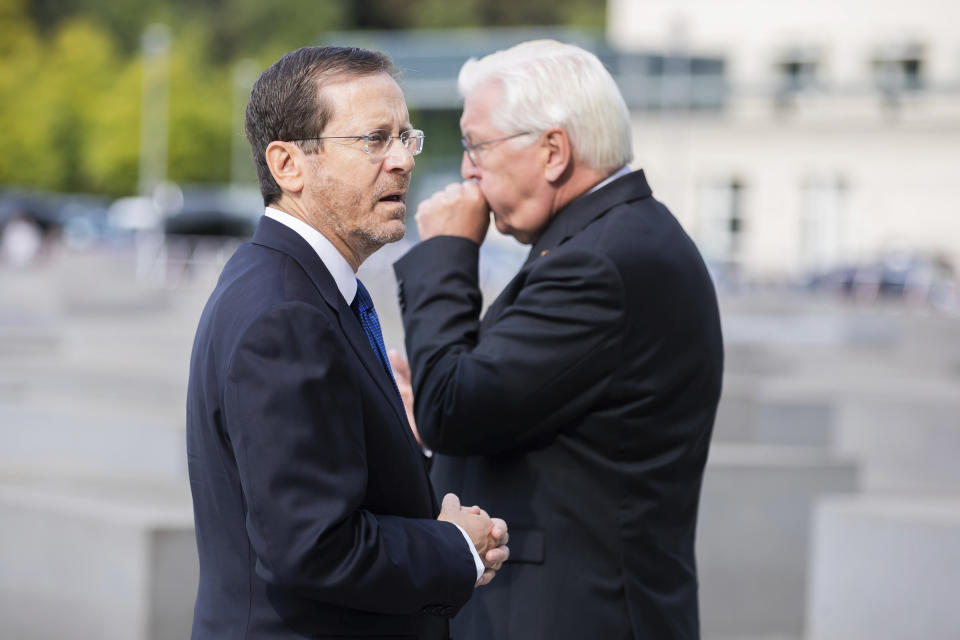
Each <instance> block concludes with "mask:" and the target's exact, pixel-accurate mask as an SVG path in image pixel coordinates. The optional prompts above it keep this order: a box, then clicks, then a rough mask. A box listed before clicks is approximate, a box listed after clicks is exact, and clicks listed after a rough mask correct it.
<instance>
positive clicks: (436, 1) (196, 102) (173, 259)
mask: <svg viewBox="0 0 960 640" xmlns="http://www.w3.org/2000/svg"><path fill="white" fill-rule="evenodd" d="M538 37H552V38H556V39H559V40H562V41H565V42H572V43H575V44H579V45H581V46H583V47H585V48H587V49H589V50H591V51H593V52H594V53H596V54H597V55H598V56H599V57H600V58H601V60H602V61H603V62H604V63H605V64H606V65H607V67H608V68H609V69H610V71H611V72H612V74H613V75H614V78H615V79H616V80H617V82H618V84H619V86H620V88H621V90H622V92H623V94H624V96H625V98H626V100H627V103H628V106H629V107H630V109H631V112H632V114H633V119H634V150H635V154H636V159H635V161H634V162H633V164H632V166H633V167H634V168H643V169H645V170H646V172H647V175H648V178H649V179H650V182H651V184H652V186H653V189H654V193H655V195H656V196H657V197H658V198H659V199H660V200H662V201H664V202H665V203H666V204H667V205H668V206H669V207H670V208H671V209H672V210H673V211H674V213H675V214H676V216H677V217H678V219H679V220H680V221H681V223H682V224H683V225H684V227H685V228H686V229H687V230H688V232H689V233H690V234H691V236H692V237H693V238H694V240H695V241H696V242H697V244H698V245H699V247H700V250H701V252H702V253H703V255H704V257H705V259H706V260H707V262H708V264H709V266H710V269H711V272H712V273H713V276H714V279H715V282H716V284H717V288H718V293H719V296H720V302H721V309H722V316H723V326H724V335H725V340H726V351H727V366H726V375H725V384H724V395H723V398H722V400H721V406H720V411H719V415H718V417H717V424H716V428H715V435H714V443H713V446H712V449H711V456H710V460H709V462H708V466H707V472H706V477H705V481H704V488H703V499H702V507H701V517H700V526H699V532H698V555H699V564H700V577H701V612H702V627H703V636H704V638H706V639H707V640H724V639H726V640H733V639H740V638H742V639H747V640H761V639H764V640H773V639H781V640H801V639H810V640H826V639H843V640H850V639H857V638H871V639H876V638H880V639H883V638H891V639H892V638H897V639H899V638H911V639H913V638H924V639H938V638H944V639H951V640H956V639H957V638H960V607H958V606H957V604H958V602H960V600H958V597H957V593H958V588H957V585H958V584H960V462H958V457H960V418H958V416H960V280H958V272H957V268H958V267H960V215H958V214H960V179H957V178H956V177H955V175H954V174H955V173H956V171H957V167H960V5H958V4H957V3H956V2H953V1H950V0H915V1H914V2H912V3H910V4H909V5H903V4H902V3H899V2H894V1H893V0H872V1H869V0H831V1H827V0H807V1H806V2H803V3H797V2H789V1H788V0H607V1H606V2H605V3H604V2H597V1H596V0H551V1H549V2H548V1H547V0H526V1H525V2H522V3H519V2H508V1H507V0H463V1H461V2H458V3H452V2H449V3H448V2H443V1H441V0H361V1H348V0H316V1H312V2H301V1H297V0H274V1H272V2H262V1H259V2H258V1H257V0H190V1H189V2H188V1H186V0H151V1H144V0H112V2H110V3H106V2H100V1H98V0H33V1H28V0H0V637H2V638H18V639H24V640H35V639H41V638H58V639H59V638H84V639H85V638H91V639H93V638H96V639H114V638H116V639H124V640H127V639H134V640H139V639H150V640H160V639H164V640H165V639H175V638H186V637H188V636H189V628H190V620H191V615H192V605H193V598H194V595H195V587H196V571H197V569H196V549H195V545H194V540H193V520H192V511H191V505H190V497H189V486H188V481H187V477H186V460H185V450H184V448H185V444H184V420H185V419H184V402H185V394H186V376H187V365H188V360H189V354H190V347H191V343H192V338H193V332H194V330H195V328H196V324H197V320H198V319H199V314H200V310H201V308H202V305H203V303H204V302H205V299H206V296H207V295H208V294H209V292H210V290H211V288H212V286H213V283H214V282H215V279H216V277H217V275H218V273H219V269H220V268H221V267H222V265H223V263H224V261H225V260H226V259H227V258H228V257H229V256H230V254H231V253H232V251H233V250H234V248H235V247H236V246H237V244H238V243H240V242H242V241H243V240H244V239H245V238H246V237H248V236H249V234H250V233H251V231H252V229H253V226H254V225H255V224H256V220H257V218H258V217H259V215H260V214H261V213H262V204H261V200H260V197H259V193H258V191H257V188H256V183H255V174H254V170H253V164H252V161H251V158H250V152H249V147H248V146H247V143H246V140H245V138H244V136H243V126H242V114H243V110H244V108H245V105H246V100H247V96H248V93H249V88H250V86H251V84H252V82H253V80H254V79H255V78H256V77H257V76H258V75H259V73H260V72H261V71H262V70H263V69H264V68H266V66H268V65H269V64H270V63H271V62H273V61H274V60H276V59H277V58H278V57H279V56H280V55H282V54H283V53H285V52H287V51H289V50H292V49H294V48H297V47H299V46H303V45H308V44H350V45H358V46H365V47H371V48H377V49H381V50H383V51H386V52H387V53H389V54H390V55H391V56H393V57H394V59H395V60H396V62H397V63H398V65H399V66H400V67H401V68H402V70H403V74H404V75H403V79H402V84H403V86H404V90H405V93H406V96H407V101H408V104H409V106H410V109H411V114H412V120H413V122H414V124H415V125H416V126H417V127H419V128H422V129H424V130H425V131H426V133H427V143H426V148H425V151H424V153H423V155H421V156H419V157H418V158H417V165H418V166H417V169H416V171H415V173H414V180H413V186H412V188H413V191H412V192H411V195H410V198H409V201H408V213H409V215H411V216H412V214H413V212H414V211H415V209H416V203H417V202H418V201H419V200H421V199H423V198H424V197H426V196H427V195H429V194H430V193H432V192H433V191H434V190H436V189H438V188H441V187H442V186H444V185H445V184H446V183H447V182H450V181H452V180H455V179H457V178H458V172H459V164H460V146H459V135H460V134H459V130H458V126H457V120H458V118H459V109H460V100H459V98H458V97H457V94H456V85H455V79H456V74H457V72H458V70H459V68H460V66H461V64H462V63H463V62H464V61H465V60H466V59H467V58H468V57H470V56H479V55H483V54H486V53H489V52H492V51H494V50H496V49H500V48H503V47H506V46H509V45H512V44H514V43H517V42H520V41H523V40H528V39H531V38H538ZM408 229H409V231H408V237H407V238H406V239H404V240H403V241H401V242H400V243H397V244H396V245H391V246H389V247H386V248H384V249H383V250H382V251H381V252H379V253H377V254H375V255H374V256H373V257H372V258H370V260H368V261H367V263H365V264H364V266H363V267H362V269H361V273H360V275H361V277H362V278H363V279H364V282H365V283H366V284H367V285H368V287H369V288H370V290H371V293H372V294H373V297H374V299H375V301H376V304H377V309H378V311H379V313H380V316H381V319H382V321H383V324H384V335H385V338H386V342H387V343H388V346H393V347H397V348H401V349H402V343H403V336H402V328H401V327H400V322H399V314H398V310H397V306H396V302H395V286H396V285H395V282H394V280H393V275H392V270H391V267H390V265H391V263H392V262H393V260H395V259H396V258H397V257H399V255H401V254H402V253H403V252H404V251H405V249H406V248H408V247H409V246H410V245H411V244H412V243H414V242H416V228H415V225H414V224H412V220H411V221H410V224H409V225H408ZM524 256H525V252H524V248H523V247H522V246H520V245H518V244H517V243H515V242H514V241H513V240H512V239H510V238H504V237H502V236H499V235H498V234H497V233H496V231H495V230H493V229H491V233H490V236H489V237H488V239H487V241H486V243H485V245H484V248H483V251H482V255H481V280H482V285H483V289H484V295H485V300H486V301H487V302H489V301H490V300H492V298H493V297H495V295H496V293H497V292H498V291H499V289H500V288H501V287H502V286H503V285H504V284H505V283H506V282H507V281H508V280H509V278H510V277H511V275H512V274H513V273H514V271H515V270H516V268H517V266H518V265H519V263H520V262H522V260H523V259H524ZM651 313H656V309H651Z"/></svg>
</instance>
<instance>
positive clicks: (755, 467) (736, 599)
mask: <svg viewBox="0 0 960 640" xmlns="http://www.w3.org/2000/svg"><path fill="white" fill-rule="evenodd" d="M856 489H857V471H856V467H855V465H854V463H853V462H851V461H850V460H844V459H838V458H836V457H835V456H832V455H830V454H829V453H828V452H827V451H825V450H823V449H819V448H813V447H797V446H789V447H787V446H780V447H774V446H761V445H734V444H722V443H717V444H714V445H713V447H712V450H711V453H710V460H709V462H708V464H707V469H706V474H705V477H704V484H703V494H702V498H701V506H700V519H699V526H698V532H697V562H698V567H699V573H700V612H701V626H702V630H703V635H704V636H705V637H736V638H754V637H764V636H767V637H770V636H776V635H782V636H801V635H802V633H803V621H804V611H805V593H806V580H807V570H806V567H807V545H808V531H809V523H810V517H811V511H812V505H813V503H814V501H815V500H816V499H817V498H819V497H821V496H823V495H828V494H836V493H849V492H853V491H856Z"/></svg>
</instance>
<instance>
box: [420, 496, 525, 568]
mask: <svg viewBox="0 0 960 640" xmlns="http://www.w3.org/2000/svg"><path fill="white" fill-rule="evenodd" d="M437 520H442V521H444V522H452V523H453V524H457V525H460V526H461V527H463V529H464V531H466V532H467V535H468V536H470V540H471V541H472V542H473V546H474V547H475V548H476V550H477V554H478V555H479V556H480V560H481V562H483V566H484V571H483V575H481V576H480V579H479V580H478V581H477V584H476V586H478V587H480V586H483V585H485V584H489V583H490V581H491V580H493V577H494V576H495V575H496V573H497V571H499V570H500V567H502V566H503V563H504V562H506V560H507V558H509V557H510V547H508V546H507V541H508V540H509V538H510V534H509V533H508V532H507V523H506V522H504V521H503V520H501V519H500V518H491V517H490V516H489V515H487V512H486V511H484V510H483V509H481V508H480V507H478V506H476V505H474V506H472V507H463V506H460V499H459V498H458V497H457V496H455V495H454V494H452V493H448V494H447V495H445V496H443V504H442V506H441V508H440V515H439V516H438V517H437Z"/></svg>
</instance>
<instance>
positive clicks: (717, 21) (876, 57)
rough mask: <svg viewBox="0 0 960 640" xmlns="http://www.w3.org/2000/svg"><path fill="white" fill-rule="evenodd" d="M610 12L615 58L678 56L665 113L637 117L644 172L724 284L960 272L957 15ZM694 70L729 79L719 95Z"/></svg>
mask: <svg viewBox="0 0 960 640" xmlns="http://www.w3.org/2000/svg"><path fill="white" fill-rule="evenodd" d="M608 9H609V14H608V20H607V23H608V25H609V30H608V37H609V42H610V45H611V46H612V47H614V48H615V49H617V50H620V51H623V52H639V51H644V52H649V51H659V52H663V53H664V58H663V60H664V61H665V62H664V64H665V66H666V72H665V75H664V77H663V78H662V79H661V82H660V84H659V91H660V93H659V100H655V101H651V102H649V103H648V104H647V105H646V106H645V107H641V108H638V107H637V105H636V101H633V103H632V104H631V109H632V110H633V113H634V118H635V120H634V121H635V142H634V149H635V152H636V160H635V165H636V166H638V167H643V168H645V169H646V170H647V173H648V175H649V176H650V179H651V184H652V185H653V187H654V190H655V193H656V194H657V195H658V196H659V197H660V198H662V199H663V200H664V201H665V202H667V203H669V205H670V206H671V208H672V209H673V210H674V211H675V212H676V213H677V215H678V217H679V218H680V219H681V221H682V222H683V223H684V225H685V226H686V227H687V229H688V230H689V231H690V232H691V233H692V235H693V236H694V237H695V238H696V240H697V242H698V243H699V244H700V246H701V249H702V251H703V252H704V254H705V255H706V256H707V258H708V259H709V260H710V261H711V262H712V263H713V264H714V265H715V266H716V267H718V268H719V270H720V271H723V270H724V269H725V268H726V269H729V270H730V271H731V272H733V273H735V274H739V275H742V276H745V277H748V278H751V279H757V278H764V279H765V278H771V279H779V278H782V277H793V276H796V275H799V274H805V273H811V272H817V271H823V270H826V269H830V268H834V267H837V266H839V265H841V264H849V263H856V262H861V263H862V262H866V261H870V260H874V259H876V258H878V257H879V256H882V255H884V254H886V253H888V252H891V251H897V252H898V253H899V254H900V255H903V252H905V251H906V252H908V253H911V254H914V255H925V256H940V257H941V258H947V259H948V260H949V261H950V262H952V264H953V265H954V267H956V266H958V265H960V216H958V215H957V214H958V213H960V180H958V179H957V177H956V167H957V166H958V164H960V4H957V3H956V2H953V1H951V0H917V1H916V2H912V3H909V4H906V5H905V4H903V3H902V2H895V1H893V0H807V1H806V2H790V1H788V0H727V1H720V0H643V1H641V0H608ZM697 59H715V60H718V61H721V65H722V68H723V77H724V83H723V85H724V86H723V87H722V89H721V90H720V92H719V93H715V92H716V82H715V80H714V79H710V80H709V81H707V82H704V81H703V80H702V79H701V77H700V74H699V73H698V69H697V68H696V67H695V65H693V64H691V61H693V60H697ZM618 81H619V82H620V83H621V87H622V88H623V90H624V93H625V94H627V95H629V94H631V93H632V92H633V91H634V90H635V88H634V87H633V86H631V80H630V78H628V77H623V76H621V77H618ZM637 86H638V87H639V86H642V85H639V84H638V85H637ZM648 89H649V87H647V90H648ZM705 93H706V94H709V95H711V98H710V99H709V100H704V98H703V95H704V94H705Z"/></svg>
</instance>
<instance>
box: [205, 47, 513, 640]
mask: <svg viewBox="0 0 960 640" xmlns="http://www.w3.org/2000/svg"><path fill="white" fill-rule="evenodd" d="M391 71H392V65H391V63H390V61H389V59H387V58H386V57H385V56H383V55H382V54H379V53H375V52H371V51H364V50H362V49H352V48H340V47H308V48H304V49H300V50H298V51H295V52H293V53H290V54H288V55H286V56H284V57H283V58H281V59H280V60H279V61H278V62H276V63H275V64H274V65H273V66H271V67H270V68H269V69H267V70H266V71H265V72H264V73H263V75H262V76H261V77H260V79H259V80H258V81H257V82H256V84H255V85H254V87H253V90H252V92H251V96H250V102H249V105H248V107H247V117H246V127H247V136H248V138H249V140H250V143H251V146H252V148H253V155H254V159H255V161H256V165H257V172H258V176H259V180H260V185H261V191H262V193H263V198H264V203H265V205H267V208H266V212H265V215H264V217H263V218H262V219H261V221H260V224H259V226H258V227H257V230H256V232H255V234H254V236H253V238H252V240H251V241H250V242H248V243H246V244H244V245H242V246H241V247H240V248H239V249H238V250H237V252H236V253H235V254H234V255H233V257H231V259H230V260H229V261H228V262H227V264H226V266H225V267H224V269H223V273H222V275H221V277H220V280H219V281H218V283H217V285H216V288H215V289H214V291H213V293H212V294H211V296H210V300H209V301H208V303H207V305H206V307H205V309H204V311H203V315H202V317H201V319H200V324H199V327H198V329H197V336H196V340H195V342H194V348H193V355H192V357H191V363H190V382H189V388H188V395H187V457H188V465H189V472H190V485H191V490H192V492H193V502H194V516H195V521H196V533H197V547H198V551H199V557H200V585H199V590H198V593H197V601H196V607H195V611H194V621H193V638H194V639H196V640H199V639H207V638H224V639H227V638H229V639H231V640H232V639H236V638H248V639H254V638H270V639H278V638H344V637H353V636H362V637H365V638H373V637H376V638H384V637H404V638H421V639H423V640H434V639H436V640H439V639H442V638H446V637H447V636H448V631H447V630H448V623H447V618H449V617H450V616H452V615H453V614H454V613H456V612H457V611H458V610H459V609H460V607H461V606H462V605H463V604H464V603H465V602H466V601H467V600H468V599H469V598H470V596H471V594H472V592H473V588H474V586H475V585H483V584H486V583H488V582H489V581H490V580H491V579H492V578H493V576H494V573H495V572H496V571H497V570H498V569H499V568H500V565H501V564H502V563H503V561H504V560H505V559H506V558H507V556H508V554H509V550H508V549H507V547H506V546H505V543H506V541H507V531H506V523H504V522H503V521H502V520H500V519H497V518H490V517H489V516H488V515H487V513H486V512H484V511H483V510H482V509H480V508H479V507H470V508H463V507H461V506H460V504H459V501H458V499H457V497H456V496H455V495H453V494H448V495H447V496H445V497H444V500H443V504H442V508H441V506H440V505H438V504H437V501H436V498H435V497H434V494H433V491H432V489H431V487H430V482H429V478H428V477H427V473H426V468H425V466H424V461H423V457H422V454H421V452H420V449H419V448H418V446H417V444H416V442H415V441H414V439H413V438H412V437H411V434H410V427H409V425H408V424H407V421H406V417H405V413H404V408H403V405H402V402H401V399H400V397H399V394H398V390H397V387H396V384H395V382H394V379H393V377H392V372H391V370H390V365H389V363H388V361H387V357H386V354H385V353H384V347H383V338H382V336H381V333H380V326H379V322H378V320H377V315H376V311H375V310H374V308H373V303H372V301H371V300H370V297H369V295H368V294H367V293H366V290H365V289H364V287H363V284H362V283H361V282H360V281H359V280H357V279H356V276H355V272H356V270H357V268H358V267H359V266H360V264H361V263H362V262H363V261H364V260H365V259H366V258H367V257H368V256H369V255H370V254H372V253H373V252H374V251H376V250H377V249H379V248H380V247H381V246H382V245H383V244H385V243H387V242H393V241H396V240H398V239H400V238H401V237H402V236H403V233H404V213H405V205H404V200H405V197H406V192H407V186H408V184H409V180H410V172H411V170H412V169H413V166H414V160H413V156H415V155H417V154H418V153H419V152H420V150H421V149H422V147H423V137H424V136H423V132H422V131H418V130H416V129H413V128H412V127H411V126H410V122H409V114H408V113H407V107H406V104H405V102H404V99H403V94H402V93H401V91H400V88H399V87H398V86H397V83H396V82H395V80H394V78H393V77H392V74H391ZM438 513H439V517H437V516H438ZM434 518H436V519H434Z"/></svg>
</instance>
